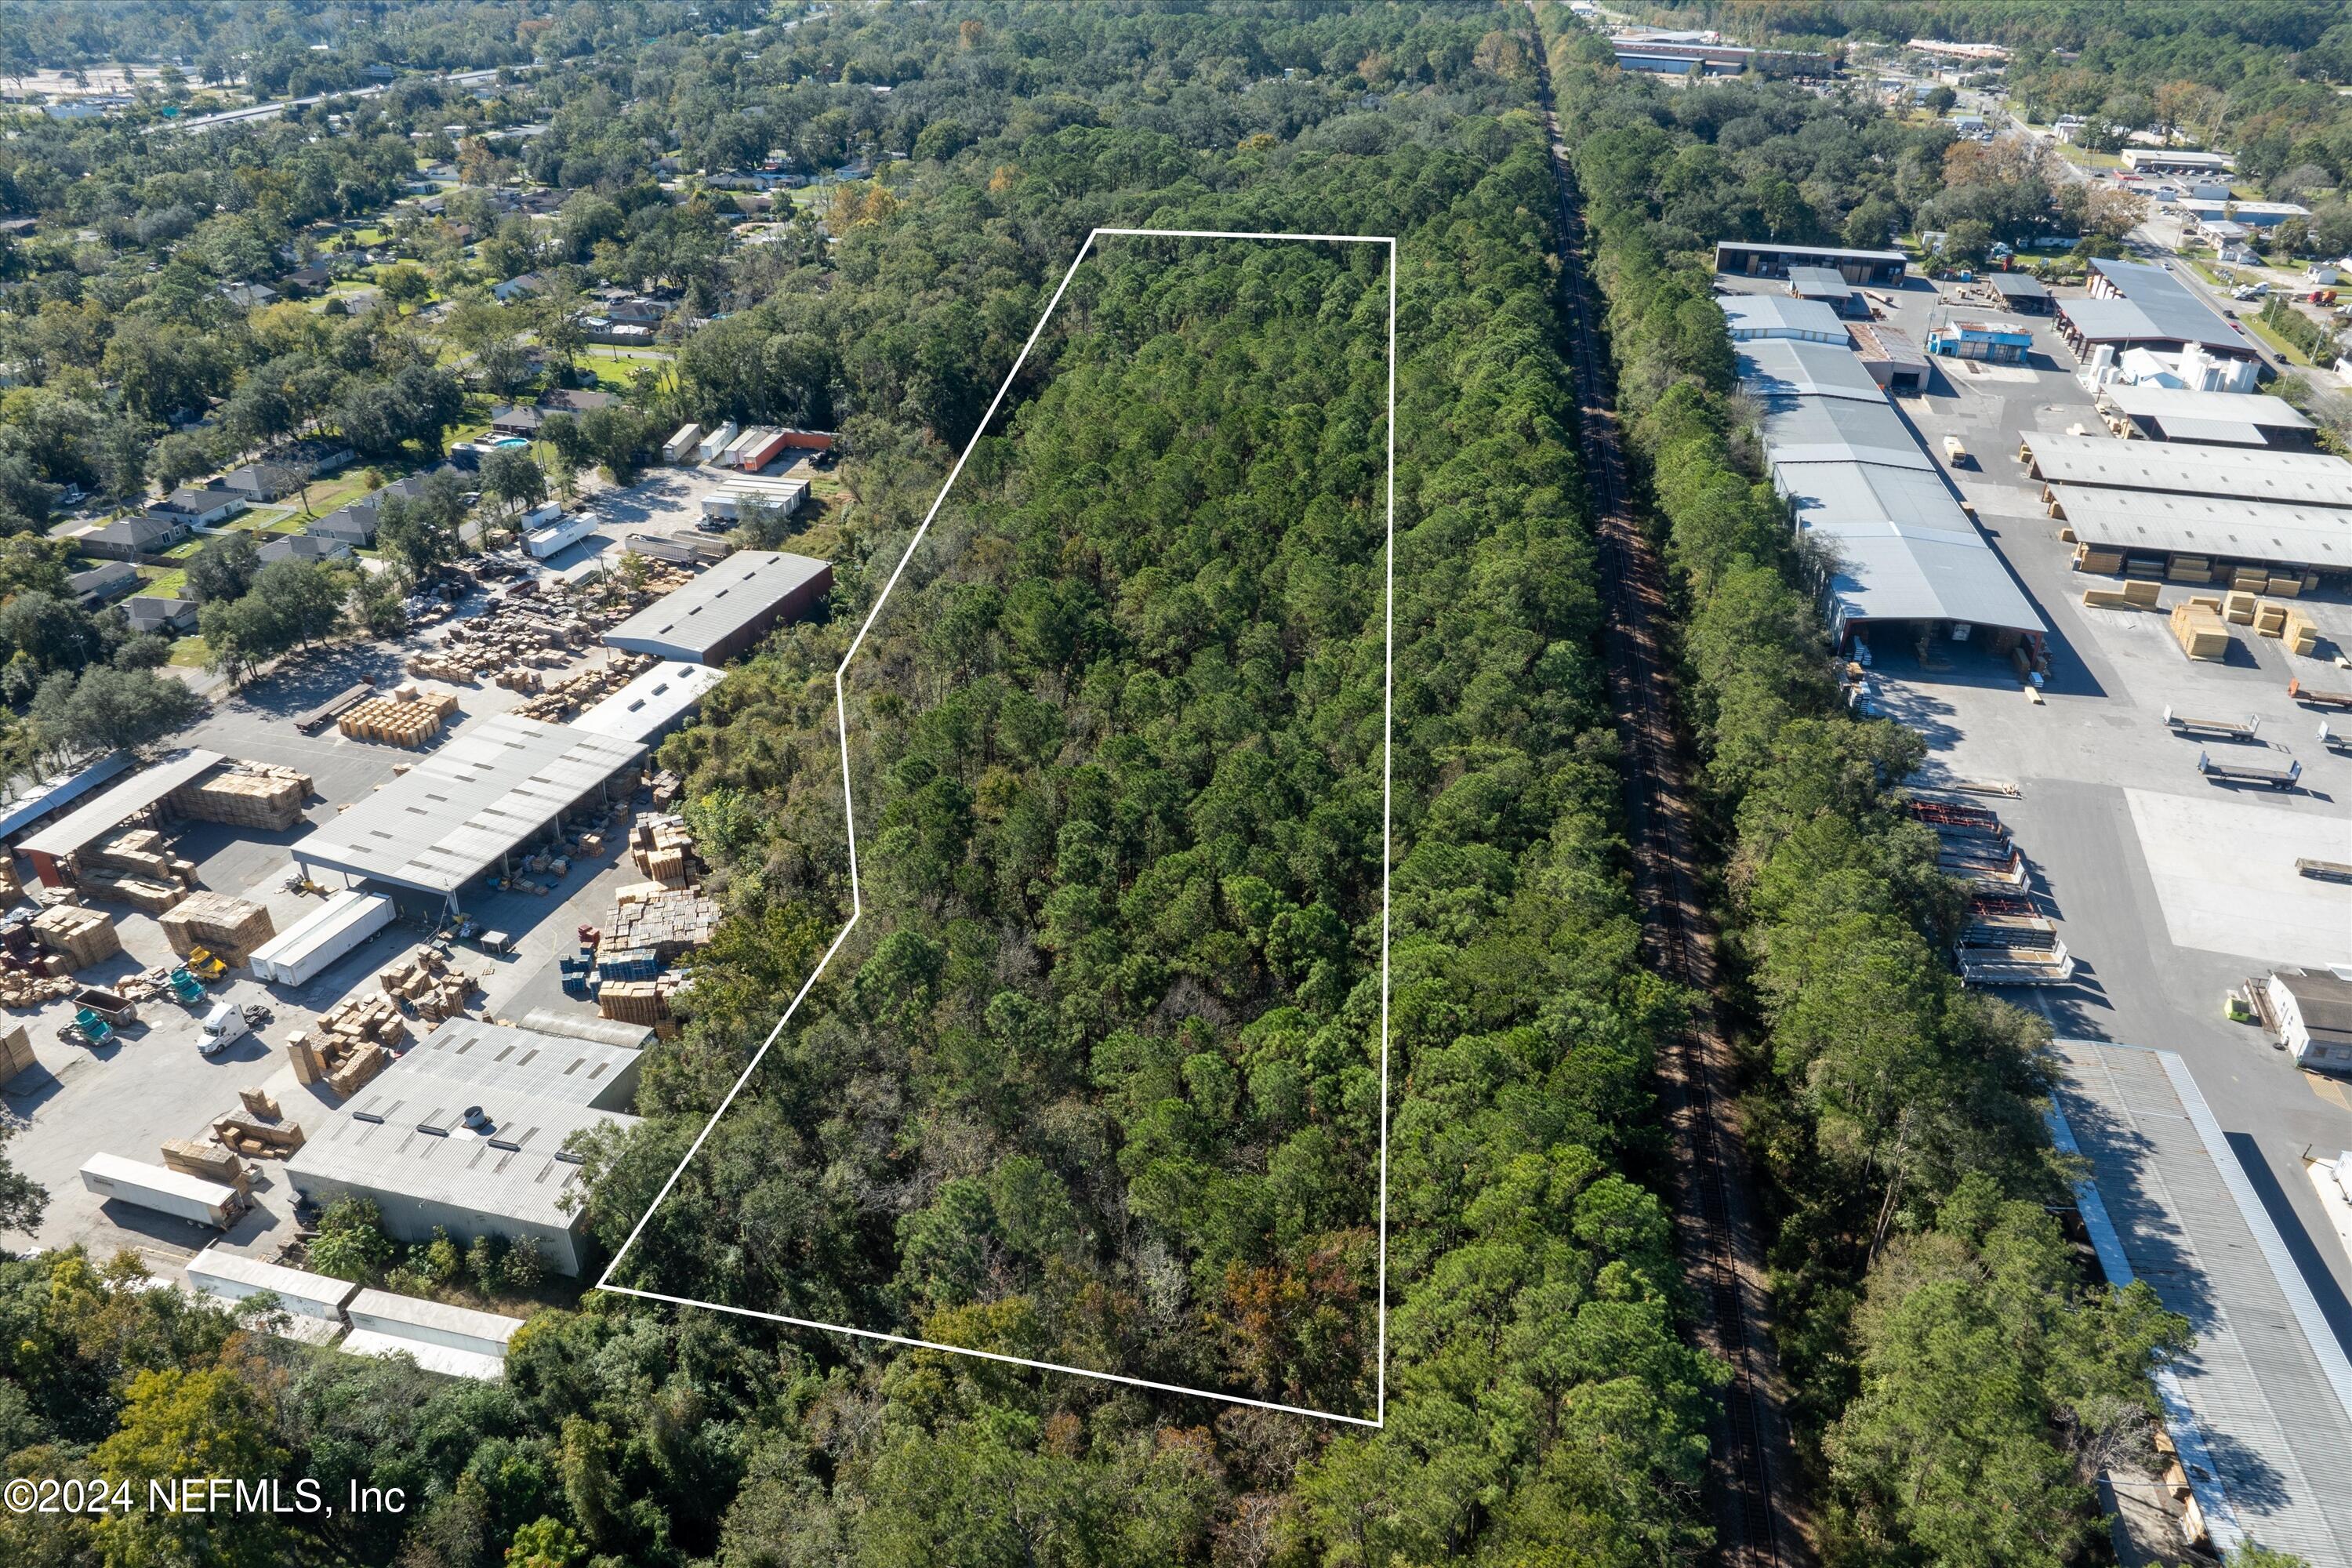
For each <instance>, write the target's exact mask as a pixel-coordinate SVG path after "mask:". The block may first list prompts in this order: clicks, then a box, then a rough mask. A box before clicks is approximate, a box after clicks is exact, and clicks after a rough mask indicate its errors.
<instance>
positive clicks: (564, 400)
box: [539, 387, 621, 415]
mask: <svg viewBox="0 0 2352 1568" xmlns="http://www.w3.org/2000/svg"><path fill="white" fill-rule="evenodd" d="M620 401H621V400H620V399H619V398H617V397H615V396H614V395H612V394H611V393H609V392H594V391H583V390H579V389H575V388H570V387H566V388H563V389H561V390H559V391H555V392H551V393H549V394H548V395H546V396H544V397H542V398H541V399H540V400H539V406H540V411H541V413H542V414H573V415H578V414H585V413H587V412H588V411H589V410H591V409H593V408H610V407H612V406H613V405H614V404H616V403H618V402H620Z"/></svg>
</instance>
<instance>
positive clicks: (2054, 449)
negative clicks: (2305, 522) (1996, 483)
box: [2020, 430, 2352, 507]
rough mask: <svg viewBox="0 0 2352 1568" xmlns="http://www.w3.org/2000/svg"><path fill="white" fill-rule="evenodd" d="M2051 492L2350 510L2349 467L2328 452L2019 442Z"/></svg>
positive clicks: (2079, 439)
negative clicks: (2067, 489)
mask: <svg viewBox="0 0 2352 1568" xmlns="http://www.w3.org/2000/svg"><path fill="white" fill-rule="evenodd" d="M2020 442H2021V446H2022V447H2024V448H2025V450H2026V451H2028V452H2030V453H2031V454H2032V463H2031V465H2030V471H2031V472H2032V475H2033V477H2034V478H2036V479H2041V480H2042V481H2043V482H2044V483H2047V484H2065V485H2095V486H2099V487H2101V488H2104V489H2128V490H2135V491H2159V492H2171V493H2176V494H2179V495H2184V496H2210V497H2214V498H2216V499H2219V500H2231V501H2241V502H2250V501H2272V502H2278V503H2282V504H2285V505H2290V506H2315V507H2352V462H2347V461H2346V460H2345V459H2343V458H2338V457H2334V456H2331V455H2330V454H2328V453H2326V452H2273V451H2270V450H2267V449H2265V448H2262V447H2251V448H2244V449H2241V448H2237V447H2193V446H2181V445H2176V444H2175V443H2173V442H2170V441H2117V440H2115V439H2112V438H2111V437H2105V436H2051V435H2044V434H2042V432H2040V431H2038V430H2037V431H2032V432H2029V433H2027V434H2026V435H2024V436H2022V437H2020Z"/></svg>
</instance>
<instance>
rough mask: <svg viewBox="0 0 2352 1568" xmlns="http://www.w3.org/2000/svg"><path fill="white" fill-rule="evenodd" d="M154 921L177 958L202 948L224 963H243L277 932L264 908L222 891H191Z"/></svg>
mask: <svg viewBox="0 0 2352 1568" xmlns="http://www.w3.org/2000/svg"><path fill="white" fill-rule="evenodd" d="M158 923H159V924H161V925H162V926H163V940H164V941H166V942H170V943H171V944H172V951H173V952H176V953H178V954H179V955H180V956H181V957H183V958H185V957H186V956H187V955H188V952H189V950H190V949H192V948H197V947H204V948H209V949H211V950H212V951H213V952H214V953H215V954H217V955H218V956H219V957H220V958H221V959H222V960H223V961H224V962H225V963H244V962H245V958H246V954H247V953H249V952H252V951H253V950H254V949H255V948H257V947H259V946H260V945H261V944H262V943H263V942H268V940H269V939H270V938H271V937H273V936H276V935H277V934H278V926H277V922H276V921H272V920H271V919H270V918H269V911H268V910H266V909H264V908H262V907H261V906H260V905H259V904H257V903H251V902H248V901H247V900H244V899H236V898H231V897H230V896H229V895H228V894H226V893H191V894H189V895H188V897H187V899H186V900H184V902H182V903H181V904H180V905H179V906H178V907H177V908H176V909H173V910H172V911H171V912H170V913H168V914H166V915H164V916H163V919H162V921H159V922H158Z"/></svg>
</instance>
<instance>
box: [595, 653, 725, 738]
mask: <svg viewBox="0 0 2352 1568" xmlns="http://www.w3.org/2000/svg"><path fill="white" fill-rule="evenodd" d="M725 676H726V672H725V671H724V670H720V669H716V668H712V667H711V666H709V665H707V664H689V663H688V662H687V661H685V660H684V659H665V660H663V661H662V662H661V663H659V664H656V665H655V666H654V667H653V668H651V669H648V670H646V672H645V673H644V674H643V675H640V676H638V677H637V678H636V679H635V680H632V681H630V682H629V683H628V684H627V685H626V686H624V687H622V688H621V689H619V690H618V691H615V692H614V693H613V695H611V696H610V697H607V698H605V699H604V700H603V701H602V702H599V703H597V704H596V705H595V706H594V707H593V708H591V709H589V710H587V711H586V712H584V713H582V714H579V715H577V716H575V717H574V718H573V719H572V723H571V728H572V729H574V730H587V731H593V733H595V734H599V735H611V736H614V737H615V738H617V739H619V740H624V741H639V742H645V743H646V744H648V745H650V744H651V743H652V742H655V741H656V740H658V739H659V738H660V737H662V736H664V735H666V734H667V733H668V732H669V731H670V730H671V729H672V728H673V727H675V726H676V725H677V724H679V723H681V722H682V721H685V720H686V719H687V717H688V715H690V714H692V713H693V711H694V710H696V709H697V708H699V707H700V706H702V699H703V694H704V693H706V692H708V691H709V689H711V688H712V687H714V686H716V685H718V684H719V681H720V680H721V679H725Z"/></svg>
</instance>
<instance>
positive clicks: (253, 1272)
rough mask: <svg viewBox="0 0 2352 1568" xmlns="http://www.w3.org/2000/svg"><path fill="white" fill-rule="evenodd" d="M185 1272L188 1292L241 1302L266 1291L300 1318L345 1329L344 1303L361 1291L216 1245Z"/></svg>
mask: <svg viewBox="0 0 2352 1568" xmlns="http://www.w3.org/2000/svg"><path fill="white" fill-rule="evenodd" d="M186 1273H187V1280H188V1287H189V1289H194V1290H201V1291H203V1292H204V1293H205V1295H207V1296H217V1297H219V1298H220V1299H221V1300H224V1301H242V1300H245V1299H246V1298H247V1297H248V1296H258V1295H260V1294H261V1293H262V1292H263V1291H265V1290H266V1291H268V1292H269V1294H271V1295H273V1296H275V1297H277V1298H278V1305H279V1306H281V1307H283V1308H285V1309H286V1310H287V1311H289V1312H291V1313H293V1314H295V1315H296V1316H298V1317H304V1318H318V1319H321V1320H324V1321H329V1322H331V1323H333V1324H334V1325H335V1326H336V1327H337V1328H341V1327H342V1326H343V1306H344V1304H345V1303H346V1302H348V1301H349V1300H351V1299H352V1297H354V1296H356V1295H358V1294H359V1292H360V1288H359V1287H358V1286H357V1285H355V1284H353V1283H352V1282H351V1281H350V1280H348V1279H329V1278H328V1277H327V1276H326V1275H323V1274H311V1273H308V1272H306V1271H305V1270H303V1269H299V1268H287V1267H285V1266H284V1265H283V1264H278V1263H264V1262H262V1261H261V1260H260V1259H259V1258H246V1257H243V1256H241V1255H239V1254H237V1253H234V1252H223V1251H222V1250H221V1249H220V1247H218V1246H217V1245H215V1246H212V1247H205V1249H204V1250H203V1251H202V1252H199V1253H197V1254H196V1255H195V1256H194V1258H190V1259H188V1267H187V1270H186Z"/></svg>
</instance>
